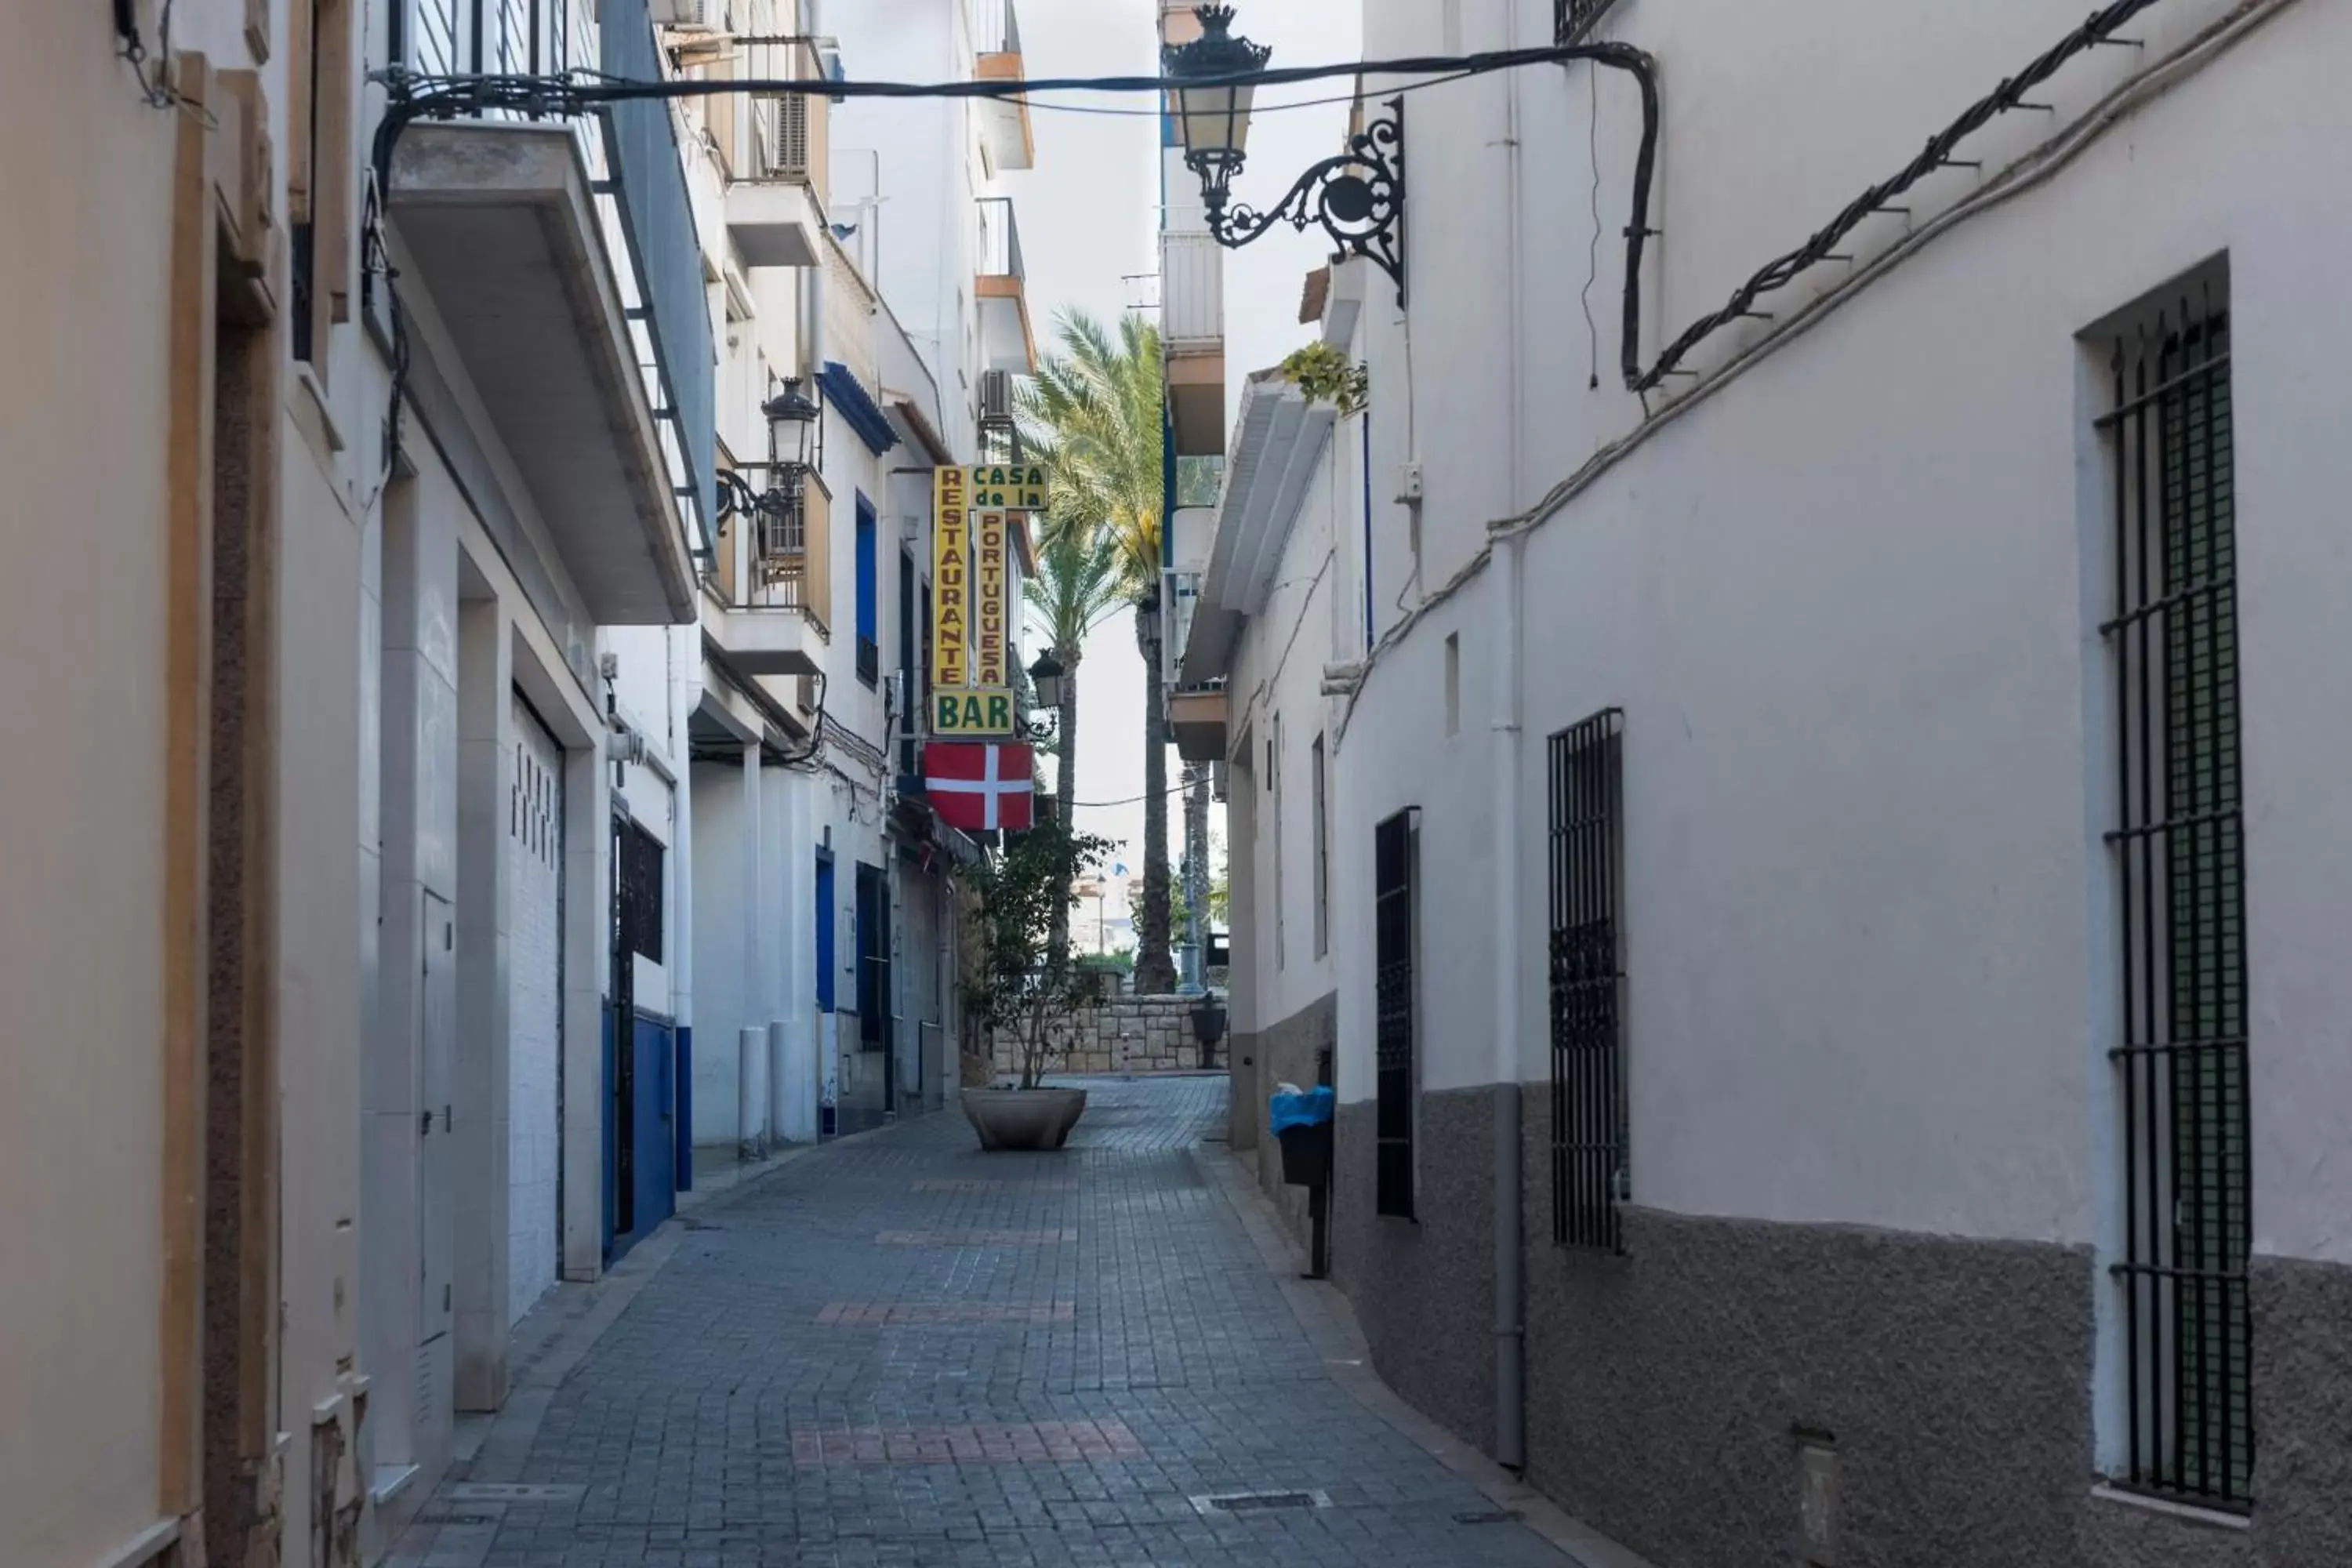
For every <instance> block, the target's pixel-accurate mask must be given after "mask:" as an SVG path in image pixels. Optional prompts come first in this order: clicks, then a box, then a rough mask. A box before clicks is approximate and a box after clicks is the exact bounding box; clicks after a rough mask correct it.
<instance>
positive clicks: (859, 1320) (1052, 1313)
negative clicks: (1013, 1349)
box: [816, 1301, 1078, 1328]
mask: <svg viewBox="0 0 2352 1568" xmlns="http://www.w3.org/2000/svg"><path fill="white" fill-rule="evenodd" d="M1077 1312H1078V1304H1077V1303H1076V1301H1039V1302H1034V1303H1031V1304H1028V1305H1013V1306H992V1305H990V1304H989V1303H987V1302H983V1301H828V1302H826V1303H825V1304H824V1307H823V1308H821V1309H819V1310H818V1312H817V1315H816V1321H818V1322H820V1323H838V1324H842V1325H844V1326H852V1327H861V1328H864V1327H888V1326H898V1327H908V1326H912V1325H930V1324H938V1323H1067V1322H1074V1321H1076V1319H1077Z"/></svg>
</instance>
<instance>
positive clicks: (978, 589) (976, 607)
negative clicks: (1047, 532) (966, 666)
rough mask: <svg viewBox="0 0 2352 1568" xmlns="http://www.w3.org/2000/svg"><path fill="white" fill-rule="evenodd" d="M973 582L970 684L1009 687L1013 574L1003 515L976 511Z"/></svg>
mask: <svg viewBox="0 0 2352 1568" xmlns="http://www.w3.org/2000/svg"><path fill="white" fill-rule="evenodd" d="M971 533H972V544H971V555H972V582H973V584H974V586H975V592H974V594H973V603H972V611H971V617H972V635H971V650H972V658H971V683H972V684H973V685H974V686H981V687H989V686H1010V685H1012V684H1013V682H1012V679H1011V678H1010V677H1009V676H1008V675H1007V674H1006V669H1005V667H1006V665H1007V664H1008V663H1009V662H1010V661H1009V660H1008V658H1006V649H1007V648H1008V647H1010V646H1011V638H1012V628H1011V627H1010V626H1009V625H1008V624H1007V623H1008V622H1009V621H1010V620H1011V618H1012V610H1013V605H1012V596H1013V595H1012V584H1013V578H1012V574H1011V571H1010V569H1009V567H1008V566H1007V563H1006V560H1005V552H1006V551H1007V550H1008V549H1009V548H1010V545H1009V544H1008V543H1007V542H1006V537H1005V522H1004V514H1003V512H1001V511H976V512H974V513H973V514H972V520H971Z"/></svg>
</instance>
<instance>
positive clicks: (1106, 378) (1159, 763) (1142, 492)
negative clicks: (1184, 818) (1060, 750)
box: [1020, 310, 1176, 994]
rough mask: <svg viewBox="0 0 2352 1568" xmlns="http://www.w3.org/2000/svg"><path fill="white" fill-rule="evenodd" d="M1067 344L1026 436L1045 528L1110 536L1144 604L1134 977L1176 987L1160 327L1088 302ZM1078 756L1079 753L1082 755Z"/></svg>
mask: <svg viewBox="0 0 2352 1568" xmlns="http://www.w3.org/2000/svg"><path fill="white" fill-rule="evenodd" d="M1055 326H1056V330H1057V331H1058V332H1059V334H1060V338H1061V352H1060V353H1055V354H1049V355H1048V356H1046V359H1045V364H1044V366H1043V367H1042V368H1041V370H1040V371H1039V373H1038V374H1037V377H1036V379H1035V380H1034V381H1033V382H1031V383H1030V384H1028V385H1027V386H1025V387H1024V389H1023V391H1022V395H1021V404H1020V415H1021V424H1022V430H1023V437H1024V440H1025V441H1026V442H1027V443H1028V444H1029V445H1030V446H1032V447H1035V448H1036V449H1037V452H1038V455H1039V457H1040V458H1041V459H1042V460H1043V461H1045V462H1046V463H1048V464H1050V465H1051V466H1052V468H1053V471H1054V495H1053V504H1052V510H1050V512H1049V513H1048V514H1047V519H1046V527H1047V529H1048V531H1054V530H1076V531H1080V532H1082V533H1084V534H1086V535H1087V536H1089V537H1093V536H1099V537H1101V538H1103V539H1105V540H1107V541H1108V543H1109V544H1110V546H1111V548H1112V550H1113V552H1114V553H1115V555H1116V558H1117V560H1118V576H1119V583H1120V591H1121V593H1122V594H1123V595H1124V596H1125V597H1126V598H1127V599H1128V601H1129V603H1131V604H1132V605H1134V606H1135V640H1136V646H1137V647H1138V648H1139V650H1140V651H1141V652H1142V654H1143V666H1144V668H1143V789H1144V804H1143V835H1144V845H1143V908H1142V910H1140V911H1139V918H1138V920H1137V921H1136V954H1135V984H1136V989H1137V990H1139V991H1141V992H1143V993H1145V994H1154V993H1166V992H1170V991H1173V990H1174V989H1175V988H1176V971H1175V965H1174V963H1173V961H1172V960H1171V957H1170V954H1169V879H1168V755H1167V731H1168V721H1167V710H1166V707H1167V705H1166V695H1165V693H1163V692H1162V691H1161V689H1160V521H1161V517H1160V513H1161V510H1162V500H1163V498H1164V495H1165V493H1166V492H1165V489H1164V484H1165V480H1164V470H1163V468H1162V464H1163V462H1164V461H1165V450H1166V448H1165V447H1164V445H1163V442H1162V438H1161V437H1162V429H1163V425H1162V414H1161V397H1162V391H1161V385H1160V331H1159V329H1158V328H1156V327H1154V326H1152V325H1151V324H1150V322H1148V321H1145V320H1144V319H1143V318H1142V317H1140V316H1137V315H1129V316H1126V317H1124V318H1122V319H1121V320H1120V321H1119V323H1118V340H1117V341H1116V342H1114V341H1113V340H1112V338H1111V335H1110V333H1108V331H1105V330H1104V329H1103V326H1102V323H1101V322H1099V321H1096V320H1095V319H1094V318H1093V317H1091V316H1088V315H1087V314H1086V313H1085V312H1084V311H1075V310H1074V311H1069V312H1066V313H1065V314H1064V315H1062V316H1061V317H1060V318H1059V319H1058V320H1057V321H1056V323H1055ZM1072 754H1075V753H1072Z"/></svg>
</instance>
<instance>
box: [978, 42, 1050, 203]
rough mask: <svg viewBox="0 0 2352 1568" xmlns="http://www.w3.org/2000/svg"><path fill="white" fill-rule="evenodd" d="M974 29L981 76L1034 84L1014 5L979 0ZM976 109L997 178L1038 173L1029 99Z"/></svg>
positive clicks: (989, 101)
mask: <svg viewBox="0 0 2352 1568" xmlns="http://www.w3.org/2000/svg"><path fill="white" fill-rule="evenodd" d="M971 26H972V49H973V52H974V53H975V54H976V55H977V56H978V57H979V62H978V68H977V70H976V72H975V74H976V75H977V76H978V77H979V78H980V79H981V80H982V81H1026V80H1027V79H1028V72H1027V70H1026V69H1025V68H1024V66H1023V64H1022V60H1021V19H1020V17H1019V16H1017V15H1015V14H1014V11H1013V0H974V4H973V5H972V16H971ZM973 107H974V110H975V111H976V112H977V114H978V116H979V119H980V138H981V147H982V150H983V151H984V152H986V153H987V154H988V164H989V168H990V170H991V171H992V172H999V173H1001V172H1002V171H1003V170H1006V169H1032V168H1034V167H1036V164H1037V143H1036V141H1035V139H1034V137H1033V136H1032V135H1031V134H1030V129H1029V103H1028V100H1026V99H1013V98H984V99H981V100H978V101H977V102H976V103H975V104H974V106H973Z"/></svg>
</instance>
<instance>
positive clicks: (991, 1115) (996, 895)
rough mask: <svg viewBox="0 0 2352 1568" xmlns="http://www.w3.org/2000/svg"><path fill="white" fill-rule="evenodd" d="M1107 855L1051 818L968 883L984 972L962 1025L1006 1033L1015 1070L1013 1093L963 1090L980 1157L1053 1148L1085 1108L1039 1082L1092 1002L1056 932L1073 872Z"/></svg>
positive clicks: (1072, 1095)
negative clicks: (989, 1152) (993, 1151)
mask: <svg viewBox="0 0 2352 1568" xmlns="http://www.w3.org/2000/svg"><path fill="white" fill-rule="evenodd" d="M1112 847H1113V846H1112V844H1111V842H1110V840H1108V839H1107V838H1103V837H1097V836H1096V835H1094V834H1090V833H1074V832H1072V831H1070V829H1069V828H1067V827H1066V826H1063V825H1062V824H1061V823H1059V822H1055V821H1053V820H1050V819H1049V820H1046V821H1043V822H1040V823H1039V824H1038V825H1037V826H1034V827H1033V828H1031V829H1030V830H1029V831H1028V832H1026V833H1024V834H1021V835H1019V836H1018V837H1013V838H1011V839H1010V840H1009V841H1008V842H1007V844H1006V846H1005V847H1004V848H1003V851H1002V852H1001V853H999V854H997V855H995V856H993V857H992V858H990V859H989V861H988V862H987V864H986V865H984V866H982V868H980V869H979V870H978V871H977V872H976V873H975V874H974V877H973V886H974V889H975V890H976V892H977V893H978V900H977V902H978V909H977V914H978V918H979V931H978V932H977V935H978V938H979V950H980V951H979V958H980V965H979V972H978V973H977V974H976V975H975V976H974V977H973V978H972V979H971V980H969V981H967V982H966V984H965V985H964V987H963V994H964V1016H966V1017H967V1018H969V1019H971V1020H972V1021H973V1022H974V1023H975V1024H976V1025H977V1026H979V1028H980V1029H981V1030H982V1032H983V1035H984V1037H987V1038H991V1039H993V1038H994V1037H996V1036H997V1035H998V1034H999V1033H1000V1032H1002V1033H1007V1034H1010V1035H1011V1036H1012V1037H1013V1041H1014V1048H1015V1051H1016V1053H1017V1055H1018V1058H1019V1066H1020V1078H1019V1087H1018V1088H1016V1089H978V1090H975V1089H966V1090H965V1091H964V1094H963V1106H964V1114H965V1115H966V1116H967V1117H969V1118H970V1119H971V1123H972V1126H973V1127H974V1128H975V1129H977V1130H978V1131H979V1133H980V1142H981V1147H982V1148H983V1149H1041V1148H1043V1149H1058V1148H1060V1147H1061V1145H1062V1142H1063V1140H1064V1139H1066V1138H1067V1137H1068V1136H1069V1131H1070V1129H1071V1127H1072V1126H1074V1125H1076V1122H1077V1119H1078V1115H1079V1113H1080V1112H1081V1111H1083V1110H1085V1109H1086V1103H1087V1100H1086V1092H1085V1091H1084V1090H1083V1089H1045V1088H1044V1087H1043V1083H1042V1079H1044V1077H1045V1073H1046V1072H1047V1070H1048V1069H1049V1068H1052V1066H1053V1065H1054V1063H1055V1061H1057V1060H1058V1059H1060V1058H1062V1057H1064V1056H1066V1054H1067V1053H1068V1051H1069V1048H1070V1043H1071V1029H1072V1026H1073V1024H1074V1021H1075V1020H1076V1017H1077V1016H1078V1015H1079V1014H1080V1013H1082V1012H1084V1011H1085V1010H1087V1008H1088V1007H1090V1006H1091V1005H1093V1002H1094V999H1095V994H1096V993H1095V991H1094V988H1093V985H1092V983H1091V982H1090V981H1089V979H1088V978H1087V976H1086V975H1085V974H1084V973H1081V972H1080V971H1079V969H1078V967H1077V966H1076V964H1075V963H1072V962H1071V960H1070V956H1069V954H1068V953H1067V952H1055V943H1054V941H1053V931H1054V923H1055V914H1056V913H1057V912H1066V910H1068V909H1069V906H1070V904H1071V903H1072V901H1073V900H1074V894H1073V892H1072V889H1073V888H1074V887H1075V886H1076V882H1077V878H1078V873H1079V871H1080V870H1082V869H1083V868H1085V867H1086V866H1087V864H1089V863H1090V862H1092V861H1095V860H1098V859H1100V858H1102V857H1103V856H1105V855H1107V854H1108V853H1109V852H1110V850H1111V848H1112Z"/></svg>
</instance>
